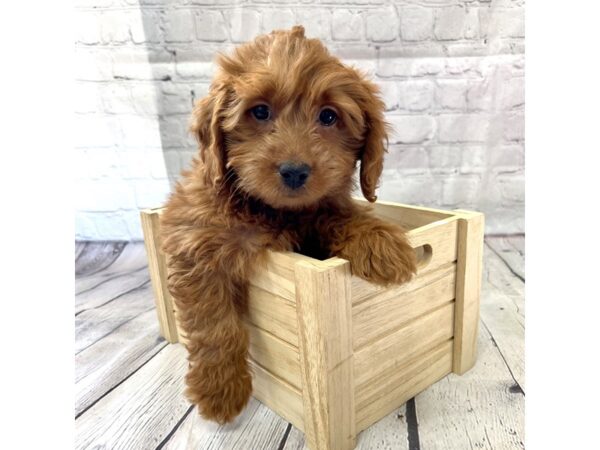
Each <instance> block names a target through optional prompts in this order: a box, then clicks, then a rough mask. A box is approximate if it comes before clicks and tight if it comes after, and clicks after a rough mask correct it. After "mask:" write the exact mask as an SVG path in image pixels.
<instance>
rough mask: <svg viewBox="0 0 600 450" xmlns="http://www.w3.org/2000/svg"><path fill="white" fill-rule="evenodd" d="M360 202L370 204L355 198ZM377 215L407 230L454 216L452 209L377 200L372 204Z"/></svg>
mask: <svg viewBox="0 0 600 450" xmlns="http://www.w3.org/2000/svg"><path fill="white" fill-rule="evenodd" d="M355 200H357V201H358V203H360V204H363V205H368V203H367V201H366V200H363V199H355ZM371 206H372V207H373V212H374V213H375V215H376V216H377V217H380V218H382V219H385V220H387V221H390V222H393V223H396V224H398V225H400V226H402V227H404V228H405V229H407V230H412V229H414V228H419V227H422V226H424V225H427V224H430V223H433V222H437V221H438V220H444V219H448V218H450V217H452V216H453V215H454V213H453V212H452V211H444V210H441V209H433V208H426V207H423V206H415V205H405V204H402V203H394V202H383V201H377V202H376V203H374V204H371Z"/></svg>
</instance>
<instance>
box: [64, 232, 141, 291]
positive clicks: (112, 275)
mask: <svg viewBox="0 0 600 450" xmlns="http://www.w3.org/2000/svg"><path fill="white" fill-rule="evenodd" d="M147 267H148V259H147V258H146V251H145V250H144V244H143V243H141V242H131V243H129V244H127V245H126V246H125V248H124V249H123V251H122V252H121V253H120V254H119V257H118V258H117V259H116V260H115V261H114V262H113V263H112V264H111V265H110V266H108V267H107V268H106V269H103V270H101V271H99V272H96V273H94V274H93V275H86V276H77V277H76V278H75V293H76V294H77V295H79V294H82V293H84V292H85V291H88V290H91V289H95V288H97V287H99V286H100V285H101V284H104V283H106V282H107V281H111V280H113V279H116V278H121V279H123V278H124V277H125V276H127V275H128V274H130V273H133V272H138V271H140V270H145V271H146V272H147Z"/></svg>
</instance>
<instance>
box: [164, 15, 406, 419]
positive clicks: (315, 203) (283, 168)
mask: <svg viewBox="0 0 600 450" xmlns="http://www.w3.org/2000/svg"><path fill="white" fill-rule="evenodd" d="M217 62H218V66H219V70H218V72H217V74H216V75H215V78H214V80H213V83H212V85H211V87H210V91H209V94H208V95H207V96H206V97H205V98H203V99H202V100H200V101H199V102H198V103H197V105H196V106H195V108H194V111H193V115H192V125H191V130H192V132H193V133H194V134H195V135H196V137H197V138H198V141H199V148H200V152H199V153H200V154H199V159H195V160H194V162H193V165H192V169H191V170H190V171H188V172H184V174H183V178H182V180H181V181H180V182H179V183H178V184H177V186H176V189H175V191H174V193H173V194H172V196H171V197H170V199H169V201H168V203H167V205H166V210H165V212H164V214H163V216H162V223H161V228H162V239H163V250H164V252H165V254H166V255H167V258H168V266H169V267H168V268H169V279H168V286H169V290H170V292H171V294H172V296H173V298H174V300H175V304H176V306H177V309H178V321H179V325H180V328H181V329H182V330H183V332H184V334H185V335H186V337H187V339H188V343H187V344H186V347H187V350H188V353H189V358H188V360H189V370H188V373H187V376H186V384H187V390H186V394H187V396H188V398H189V399H190V400H191V401H192V402H193V403H194V404H196V405H197V406H198V408H199V411H200V413H201V414H202V415H203V416H204V417H205V418H207V419H211V420H214V421H217V422H219V423H225V422H229V421H231V420H232V419H233V418H234V417H235V416H236V415H237V414H238V413H239V412H240V411H241V410H242V409H243V408H244V406H245V405H246V403H247V402H248V399H249V397H250V394H251V392H252V376H251V372H250V370H249V366H248V361H247V359H248V333H247V331H246V329H245V327H244V324H243V321H242V316H243V314H244V313H245V311H246V301H247V292H248V280H249V278H250V277H251V276H252V274H253V271H254V270H255V269H256V268H257V267H260V265H261V263H262V262H263V261H264V260H265V258H266V255H267V250H273V251H296V252H301V253H304V254H307V255H310V256H313V257H316V258H327V257H330V256H339V257H340V258H344V259H346V260H348V261H349V262H350V265H351V268H352V272H353V274H354V275H357V276H359V277H362V278H364V279H366V280H368V281H371V282H373V283H379V284H389V283H403V282H406V281H407V280H409V279H410V278H411V277H412V275H413V274H414V272H415V255H414V252H413V250H412V248H411V247H410V246H409V245H408V243H407V241H406V238H405V235H404V232H403V230H402V229H400V228H399V227H398V226H396V225H392V224H389V223H386V222H383V221H381V220H379V219H377V218H375V217H374V216H372V215H371V214H370V213H369V210H368V209H367V208H365V207H362V206H359V205H357V204H356V203H355V202H353V201H352V199H351V196H350V194H351V192H352V189H353V187H354V186H355V182H354V180H353V175H354V172H355V169H356V166H357V164H358V163H360V187H361V190H362V193H363V195H364V196H365V197H366V198H367V199H368V200H369V201H370V202H374V201H375V199H376V196H375V189H376V188H377V183H378V180H379V177H380V175H381V171H382V169H383V157H384V153H385V147H384V143H385V142H386V138H387V135H386V124H385V123H384V116H383V111H384V104H383V102H382V100H381V99H380V98H379V97H378V89H377V87H376V86H375V85H374V84H373V83H371V82H369V81H367V80H366V79H365V78H364V77H363V76H362V75H361V74H360V73H359V72H357V71H356V70H355V69H353V68H350V67H346V66H344V65H343V64H342V63H341V62H340V61H339V60H338V59H336V58H335V57H333V56H331V55H330V54H329V53H328V51H327V50H326V48H325V47H324V46H323V45H322V44H321V42H319V41H318V40H315V39H307V38H305V37H304V29H303V28H302V27H301V26H296V27H293V28H292V29H291V30H290V31H274V32H273V33H271V34H269V35H263V36H259V37H258V38H256V40H255V41H254V42H251V43H248V44H245V45H242V46H241V47H239V48H237V49H236V50H235V51H234V52H233V54H232V55H230V56H223V55H221V56H219V57H218V61H217Z"/></svg>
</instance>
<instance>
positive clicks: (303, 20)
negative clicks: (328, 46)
mask: <svg viewBox="0 0 600 450" xmlns="http://www.w3.org/2000/svg"><path fill="white" fill-rule="evenodd" d="M331 21H332V19H331V12H330V11H328V10H326V9H319V8H312V7H311V8H310V9H298V10H297V11H296V23H298V24H300V25H302V26H304V34H305V35H306V36H307V37H309V38H317V39H324V40H329V39H331Z"/></svg>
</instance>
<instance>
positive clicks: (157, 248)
mask: <svg viewBox="0 0 600 450" xmlns="http://www.w3.org/2000/svg"><path fill="white" fill-rule="evenodd" d="M140 217H141V221H142V229H143V232H144V243H145V247H146V253H147V255H148V270H149V271H150V277H151V279H152V289H153V291H154V301H155V304H156V314H157V317H158V323H159V325H160V334H161V336H163V337H164V338H165V339H166V340H167V341H169V342H171V343H175V342H178V341H179V333H178V331H177V323H176V320H175V305H174V302H173V299H172V298H171V294H170V293H169V289H168V287H167V262H166V258H165V255H164V253H163V252H162V250H161V247H162V245H161V240H160V215H159V213H158V212H156V211H152V210H144V211H142V212H141V215H140Z"/></svg>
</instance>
